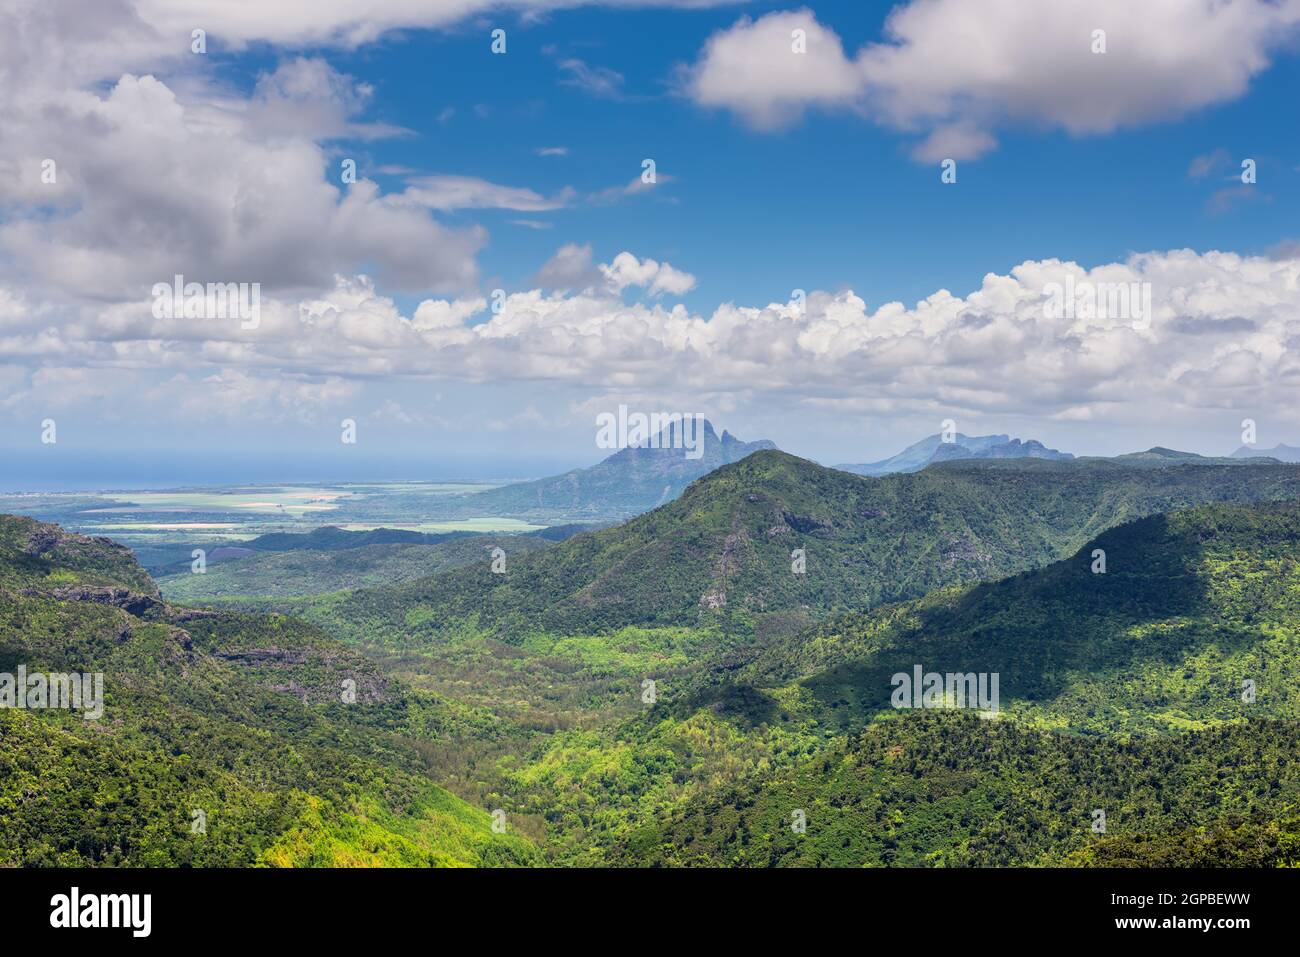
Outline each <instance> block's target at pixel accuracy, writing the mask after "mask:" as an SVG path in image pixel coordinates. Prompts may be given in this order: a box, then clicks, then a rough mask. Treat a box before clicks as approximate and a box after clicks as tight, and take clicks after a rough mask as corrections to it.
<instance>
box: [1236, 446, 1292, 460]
mask: <svg viewBox="0 0 1300 957" xmlns="http://www.w3.org/2000/svg"><path fill="white" fill-rule="evenodd" d="M1232 457H1233V458H1234V459H1259V458H1269V459H1277V460H1278V461H1279V462H1300V447H1297V446H1294V445H1286V444H1281V445H1275V446H1273V447H1272V448H1271V449H1252V448H1251V447H1250V446H1248V445H1243V446H1242V447H1241V448H1239V449H1237V451H1235V452H1233V453H1232Z"/></svg>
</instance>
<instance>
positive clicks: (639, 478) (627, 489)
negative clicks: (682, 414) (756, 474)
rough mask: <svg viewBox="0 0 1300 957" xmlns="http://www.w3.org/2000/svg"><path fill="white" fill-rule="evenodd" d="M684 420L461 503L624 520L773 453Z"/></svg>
mask: <svg viewBox="0 0 1300 957" xmlns="http://www.w3.org/2000/svg"><path fill="white" fill-rule="evenodd" d="M690 418H691V420H692V421H691V422H690V424H689V425H687V424H685V423H683V422H682V421H680V420H677V421H670V422H669V423H668V424H667V425H665V426H663V427H662V428H661V429H659V431H658V432H656V433H655V434H654V435H653V436H650V437H648V438H646V439H645V440H644V441H641V442H638V443H636V444H628V445H625V446H623V447H622V448H619V449H617V450H616V451H614V452H613V453H612V454H611V455H609V456H608V457H606V458H605V459H604V460H603V461H600V462H597V463H596V464H595V465H592V466H590V467H588V468H580V469H572V470H571V471H568V472H565V473H564V474H563V475H556V476H551V477H549V478H543V479H537V480H535V481H532V482H520V483H517V484H514V485H507V486H505V487H503V488H497V489H492V490H490V491H487V492H480V493H479V494H477V495H473V496H469V497H467V498H465V499H464V500H463V502H464V503H465V504H467V505H470V506H471V507H477V508H481V509H482V510H484V513H485V514H496V515H521V514H527V513H529V512H530V511H531V510H539V509H540V510H545V511H547V512H548V514H550V515H551V517H554V516H553V514H552V513H554V512H559V513H560V514H563V515H567V516H569V517H570V518H575V519H580V520H587V521H591V520H594V519H609V518H615V517H630V516H632V515H636V514H638V513H640V512H645V511H649V510H650V509H652V508H655V507H656V506H659V505H662V504H664V503H665V502H669V501H672V500H673V499H675V498H676V497H677V496H678V495H680V494H681V493H682V491H683V490H685V488H686V486H688V485H690V483H691V482H693V481H695V480H696V479H698V478H700V477H701V476H703V475H707V474H708V473H709V472H712V471H713V470H714V469H717V468H719V467H721V466H723V465H729V464H731V463H733V462H737V461H739V460H741V459H743V458H745V457H746V456H747V455H751V454H753V453H755V452H760V451H765V450H771V449H775V448H776V444H775V443H774V442H772V441H770V440H768V439H760V440H757V441H754V442H745V441H743V440H741V439H738V438H736V436H734V435H732V434H731V433H730V432H727V431H723V433H722V435H721V436H719V435H718V432H717V430H716V429H715V428H714V426H713V423H712V422H710V421H709V420H708V419H700V420H695V419H694V417H693V416H692V417H690ZM679 430H681V431H679ZM629 437H630V438H631V437H636V436H629ZM688 444H689V447H688Z"/></svg>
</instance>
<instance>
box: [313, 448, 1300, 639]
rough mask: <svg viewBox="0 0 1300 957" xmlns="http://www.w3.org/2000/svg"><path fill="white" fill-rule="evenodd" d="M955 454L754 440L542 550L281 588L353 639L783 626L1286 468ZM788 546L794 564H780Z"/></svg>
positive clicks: (1270, 496) (1020, 564)
mask: <svg viewBox="0 0 1300 957" xmlns="http://www.w3.org/2000/svg"><path fill="white" fill-rule="evenodd" d="M997 465H998V467H986V464H985V463H980V464H978V465H975V464H964V463H960V462H955V463H948V464H945V465H940V466H933V467H931V468H928V469H926V470H924V471H922V472H917V473H912V474H903V475H891V476H888V477H885V478H880V479H870V478H863V477H859V476H855V475H850V474H848V473H845V472H840V471H836V470H834V469H827V468H823V467H821V466H818V465H816V464H814V463H812V462H808V461H806V460H804V459H799V458H796V457H794V456H791V455H787V454H785V453H782V452H777V451H763V452H758V453H755V454H754V455H751V456H749V457H748V458H746V459H744V460H742V461H740V462H737V463H735V464H733V465H729V466H725V467H723V468H720V469H718V470H717V471H715V472H713V473H711V474H710V475H708V476H706V477H705V478H703V479H701V480H699V481H697V482H695V483H693V484H692V485H691V486H690V487H689V488H688V489H687V490H686V492H685V493H684V494H683V495H682V496H681V498H679V499H677V500H676V501H674V502H671V503H669V504H668V505H665V506H663V507H661V508H658V509H656V510H654V511H653V512H650V513H647V514H645V515H641V516H638V517H637V518H635V519H632V520H631V521H628V522H625V523H624V524H622V525H618V526H615V527H613V528H608V529H603V530H599V531H595V532H591V533H587V534H582V535H578V536H575V537H573V538H571V539H569V540H567V541H564V542H562V543H560V544H558V545H556V546H555V547H554V548H551V549H548V550H546V551H545V552H544V553H539V554H534V555H528V554H525V555H517V556H511V557H510V560H509V561H508V562H507V566H506V570H505V572H504V574H494V573H493V572H492V570H491V568H490V567H489V564H488V563H487V562H480V563H478V564H475V565H471V566H466V567H464V568H461V569H457V570H454V571H451V572H447V573H445V574H442V575H437V576H434V577H431V578H427V579H421V580H416V581H411V582H407V583H404V584H400V585H396V586H394V587H391V588H379V589H369V590H362V591H359V592H355V593H353V594H351V595H347V596H327V597H326V598H324V599H323V600H321V601H318V602H314V603H308V604H306V605H303V606H299V610H300V611H301V613H302V614H304V615H305V616H307V617H308V618H310V619H311V620H314V621H317V622H318V623H321V624H323V625H325V626H326V627H327V628H328V629H329V630H331V631H333V632H335V633H336V634H340V635H342V636H345V637H348V638H350V639H355V640H358V641H364V642H367V643H403V644H408V645H409V644H410V643H412V642H414V643H419V642H422V641H426V640H429V639H434V638H437V637H438V636H439V635H445V634H449V633H463V632H464V631H465V630H466V629H467V628H468V629H470V630H477V631H482V632H486V633H490V634H494V635H497V636H500V637H505V638H506V639H507V640H511V641H516V640H518V639H519V638H520V637H521V636H523V635H526V634H529V633H536V632H545V633H561V634H566V633H567V634H572V633H582V634H590V633H595V632H603V631H608V630H611V629H617V628H621V627H625V626H628V625H652V626H698V625H701V624H705V625H707V624H710V623H716V622H718V621H723V622H727V623H730V626H734V627H739V628H741V629H742V630H751V629H757V630H760V631H761V630H764V629H765V628H767V629H770V628H779V629H782V630H787V631H788V630H790V629H792V628H793V629H796V630H797V628H798V627H801V623H804V622H806V621H808V620H811V619H813V618H817V617H820V616H821V615H823V614H826V613H829V612H834V611H837V610H850V609H861V608H869V607H873V606H875V605H878V604H881V603H885V602H891V601H898V600H901V599H906V598H912V597H917V596H920V595H923V594H925V593H926V592H929V591H931V590H933V589H935V588H940V587H945V586H949V585H954V584H961V583H967V582H974V581H979V580H982V579H989V578H995V577H999V576H1002V575H1008V574H1013V573H1015V572H1019V571H1024V570H1027V569H1032V568H1037V567H1041V566H1043V565H1046V564H1048V563H1050V562H1052V561H1054V560H1057V559H1059V558H1062V557H1064V556H1066V555H1069V554H1071V553H1073V552H1074V551H1075V550H1077V549H1078V548H1079V547H1080V546H1082V545H1083V544H1084V543H1085V542H1087V541H1088V540H1089V539H1090V538H1092V537H1093V536H1095V535H1097V534H1098V533H1100V532H1102V531H1104V530H1105V529H1107V528H1111V527H1113V526H1115V525H1117V524H1120V523H1122V522H1125V521H1129V520H1131V519H1133V518H1137V517H1141V516H1144V515H1150V514H1153V513H1156V512H1162V511H1167V510H1169V509H1174V508H1181V507H1186V506H1189V505H1196V504H1200V503H1205V502H1250V501H1255V500H1274V499H1287V498H1295V497H1300V468H1297V467H1296V466H1289V465H1278V464H1274V465H1257V466H1254V467H1251V468H1248V469H1243V468H1239V467H1234V468H1224V467H1215V466H1179V467H1173V468H1164V469H1149V468H1128V467H1125V466H1123V465H1119V464H1116V463H1114V462H1110V461H1091V462H1060V461H1046V460H1019V461H1015V462H1012V461H1006V462H1002V463H997ZM796 549H802V550H803V556H804V574H796V573H795V570H794V568H795V564H794V562H795V557H794V552H795V550H796Z"/></svg>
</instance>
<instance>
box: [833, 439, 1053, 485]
mask: <svg viewBox="0 0 1300 957" xmlns="http://www.w3.org/2000/svg"><path fill="white" fill-rule="evenodd" d="M1026 458H1033V459H1058V460H1059V459H1072V458H1074V456H1073V455H1071V454H1070V453H1069V452H1060V451H1057V450H1056V449H1050V448H1048V447H1047V446H1046V445H1044V444H1043V443H1042V442H1039V441H1038V440H1037V439H1027V440H1025V441H1021V440H1020V439H1013V438H1011V437H1010V436H1009V435H1006V434H1002V433H999V434H996V435H975V436H971V435H965V434H963V433H961V432H958V433H956V435H954V436H953V439H952V441H950V442H949V441H944V438H943V436H942V435H941V434H940V433H935V434H934V435H929V436H926V437H925V438H924V439H922V440H921V441H919V442H916V443H913V444H912V445H909V446H908V447H907V448H905V449H903V451H901V452H899V453H898V454H897V455H893V456H890V457H889V458H887V459H882V460H881V461H879V462H868V463H865V464H861V465H839V466H836V467H837V468H839V469H840V470H841V471H845V472H853V473H855V474H857V475H873V476H875V475H889V474H891V473H893V472H917V471H920V470H921V469H923V468H925V467H926V466H928V465H932V464H934V463H935V462H950V461H954V460H957V459H1026Z"/></svg>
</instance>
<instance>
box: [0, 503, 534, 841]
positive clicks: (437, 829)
mask: <svg viewBox="0 0 1300 957" xmlns="http://www.w3.org/2000/svg"><path fill="white" fill-rule="evenodd" d="M20 667H21V668H23V669H25V670H26V672H27V673H28V674H33V673H49V672H54V673H71V672H75V673H94V672H102V673H103V676H104V692H105V693H104V710H103V714H102V716H100V717H99V718H98V719H95V720H88V719H87V718H86V717H85V716H84V715H83V714H81V713H80V712H76V711H70V710H53V709H32V710H19V709H13V708H4V709H0V866H4V865H72V866H83V865H123V866H145V865H151V866H159V865H172V866H174V865H191V864H192V865H223V866H245V865H254V864H267V865H304V864H305V865H366V864H401V865H416V866H431V865H473V864H524V863H528V862H530V861H534V860H536V852H535V851H534V849H533V848H532V845H531V844H530V843H529V842H527V841H525V840H523V839H521V838H519V837H517V836H514V835H512V834H510V833H504V834H497V833H494V832H493V831H492V829H491V827H490V819H489V815H488V812H487V810H485V809H481V808H476V807H473V806H471V805H469V804H466V803H465V802H464V801H462V800H460V799H458V798H456V797H454V796H453V795H451V794H450V793H448V792H447V791H445V790H443V789H442V788H440V787H438V786H437V785H436V784H434V783H433V782H432V781H431V780H430V779H429V777H428V775H427V773H426V771H427V764H426V761H425V758H424V748H426V747H427V745H428V743H430V742H433V741H437V740H439V739H450V738H452V737H454V736H455V735H457V734H460V733H463V732H466V731H468V730H470V729H472V730H473V732H474V733H475V734H479V735H487V736H490V735H492V734H494V733H496V732H495V731H494V728H493V724H492V722H491V720H490V718H489V717H487V716H484V715H481V714H476V713H475V712H473V711H472V710H470V709H465V708H463V707H460V706H457V705H454V704H452V703H450V702H445V701H442V700H440V699H438V698H437V697H435V696H432V695H428V694H419V693H413V692H410V691H408V690H405V689H404V688H402V687H401V686H399V685H397V684H396V683H395V682H393V681H392V680H391V679H389V678H387V677H385V676H383V675H382V674H381V673H380V672H379V671H378V670H377V669H376V668H375V666H374V665H373V664H371V663H370V662H368V661H366V660H365V659H363V658H361V657H359V656H357V655H356V654H354V653H352V652H350V651H348V650H347V649H346V648H344V647H342V646H340V645H339V644H337V643H336V642H335V641H333V640H331V639H329V638H327V637H326V636H325V635H323V634H321V633H320V632H319V631H317V630H316V629H314V628H311V627H310V626H306V625H304V624H302V623H300V622H296V621H293V620H291V619H286V618H282V617H264V616H241V615H231V614H225V613H217V612H209V611H198V610H189V609H184V608H178V607H175V606H172V605H170V604H168V603H166V602H164V601H162V600H161V599H160V598H159V596H158V592H157V590H156V588H154V586H153V584H152V582H150V581H149V579H148V576H147V575H145V574H144V572H143V571H142V570H141V569H140V568H139V567H138V566H137V565H136V564H135V562H134V560H133V559H132V558H131V557H130V553H129V552H127V551H126V549H123V548H121V547H120V546H117V545H114V544H112V543H111V542H108V541H106V540H103V539H89V538H83V537H81V536H77V535H71V534H68V533H66V532H63V531H62V530H60V529H58V528H56V527H54V526H49V525H44V524H41V523H38V522H34V521H32V520H30V519H22V518H13V517H9V516H0V673H5V674H9V675H14V674H16V673H17V671H18V669H19V668H20ZM349 685H350V687H351V689H353V690H354V691H355V697H354V702H355V703H348V702H346V701H344V691H346V690H348V688H349ZM200 822H202V824H203V828H202V829H201V833H195V832H194V831H195V829H197V828H198V824H199V823H200Z"/></svg>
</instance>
